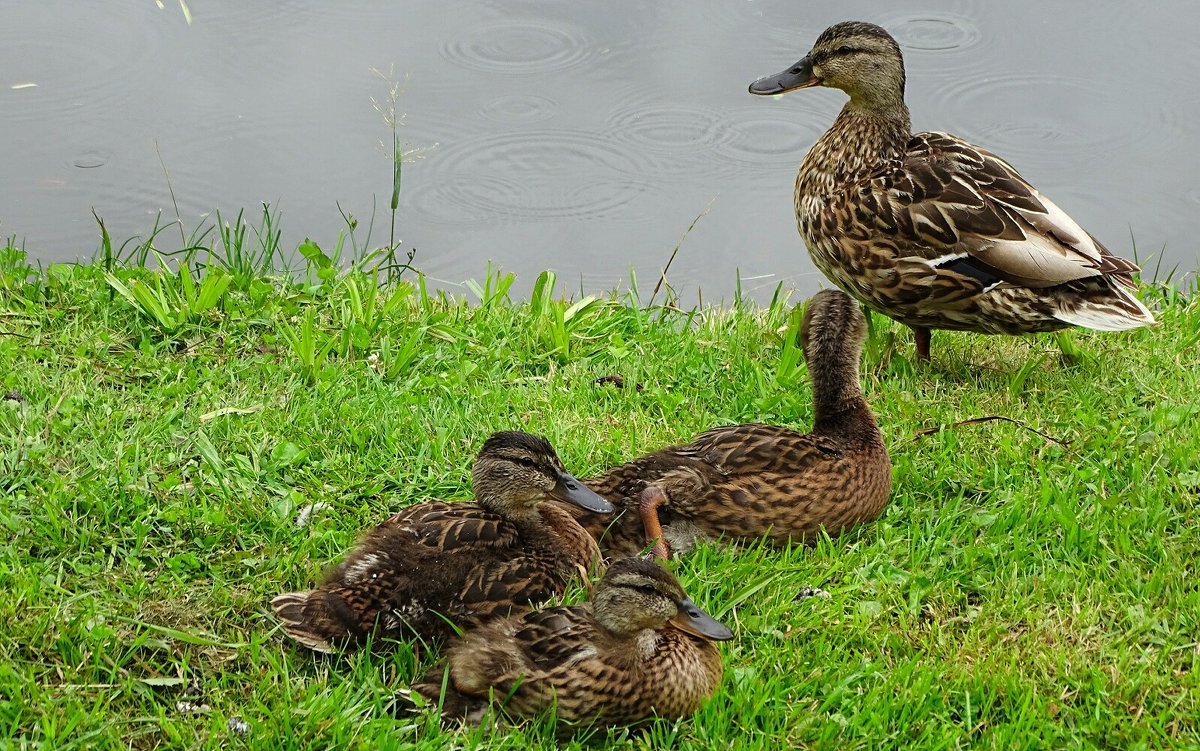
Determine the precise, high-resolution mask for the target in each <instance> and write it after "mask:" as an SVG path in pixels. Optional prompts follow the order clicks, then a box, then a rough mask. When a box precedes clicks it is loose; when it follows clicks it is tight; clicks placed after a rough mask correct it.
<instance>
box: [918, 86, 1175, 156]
mask: <svg viewBox="0 0 1200 751" xmlns="http://www.w3.org/2000/svg"><path fill="white" fill-rule="evenodd" d="M933 99H934V100H935V102H936V104H937V111H938V112H941V113H944V114H943V115H941V116H940V117H939V125H941V124H942V123H944V124H945V128H941V127H939V128H938V129H939V130H942V129H945V130H948V131H949V132H951V133H956V134H957V135H959V136H962V137H966V138H967V139H968V140H970V141H973V142H975V143H977V144H979V145H980V146H983V147H984V148H986V149H988V150H989V151H992V152H994V153H996V154H997V155H999V156H1000V157H1001V158H1003V159H1005V160H1007V161H1009V162H1011V163H1012V164H1013V165H1014V166H1015V167H1016V168H1017V169H1018V170H1020V169H1022V167H1025V168H1028V167H1029V166H1030V165H1034V164H1037V165H1045V166H1048V167H1051V168H1070V167H1072V166H1078V165H1079V164H1081V163H1084V162H1088V161H1091V160H1093V159H1096V158H1100V157H1102V156H1103V155H1104V154H1105V153H1111V152H1115V151H1120V150H1122V149H1128V148H1130V147H1132V146H1134V145H1136V144H1139V143H1140V142H1142V141H1144V140H1145V139H1146V137H1147V134H1148V133H1151V132H1153V130H1154V128H1155V120H1156V119H1157V117H1158V115H1157V114H1156V113H1155V112H1154V111H1152V110H1146V109H1135V110H1131V109H1130V108H1129V107H1127V106H1126V105H1125V103H1124V101H1123V99H1122V97H1121V95H1120V92H1118V91H1115V90H1112V89H1108V88H1105V87H1103V86H1101V85H1100V84H1099V82H1098V81H1097V82H1091V81H1085V80H1081V79H1072V78H1065V77H1059V76H1052V75H1045V74H1036V73H1035V74H1024V75H1015V74H1014V75H1007V76H999V77H994V78H989V79H985V80H979V79H978V78H976V77H971V78H967V79H963V80H960V81H952V82H949V83H947V84H946V85H944V86H941V87H939V88H938V89H937V91H936V92H935V93H934V95H933ZM1160 127H1161V126H1160Z"/></svg>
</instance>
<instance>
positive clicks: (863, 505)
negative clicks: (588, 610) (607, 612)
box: [572, 290, 892, 556]
mask: <svg viewBox="0 0 1200 751" xmlns="http://www.w3.org/2000/svg"><path fill="white" fill-rule="evenodd" d="M865 336H866V322H865V321H864V319H863V315H862V312H861V311H860V310H859V307H858V305H857V304H856V303H855V302H854V301H853V300H852V299H850V298H849V297H848V296H847V295H845V294H844V293H842V292H838V291H835V290H826V291H824V292H819V293H818V294H817V295H815V296H814V297H813V298H812V300H811V301H810V302H809V304H808V308H807V310H806V311H805V317H804V321H803V325H802V327H801V339H802V342H803V345H804V354H805V359H806V360H807V362H808V369H809V377H810V379H811V380H812V384H813V402H814V421H813V430H812V432H811V433H800V432H797V431H794V430H791V429H789V428H784V427H778V426H774V425H759V424H750V425H730V426H725V427H719V428H715V429H713V430H709V431H707V432H705V433H702V434H700V435H699V436H697V437H696V439H695V440H693V441H692V442H691V443H688V444H684V445H680V446H671V447H669V448H665V449H662V450H660V451H656V452H654V453H651V454H647V455H645V456H642V457H639V458H637V459H634V460H633V461H631V462H628V463H627V464H623V465H620V466H618V467H614V468H612V469H610V470H609V471H608V472H606V473H604V474H603V475H600V476H598V477H593V478H590V479H587V480H584V482H586V483H587V484H588V485H589V486H590V487H591V488H592V489H594V490H595V491H596V492H597V493H599V494H601V495H603V496H605V497H606V498H609V499H611V500H612V501H613V502H614V503H616V504H617V506H618V508H619V509H620V510H619V511H618V513H617V514H616V515H614V516H611V517H599V516H596V515H591V514H586V513H583V512H579V511H575V510H572V514H573V515H574V516H575V517H576V518H578V519H579V520H580V523H581V524H583V526H584V527H585V528H586V529H587V530H588V531H589V532H591V533H593V534H594V535H596V536H597V537H598V539H599V540H600V548H601V550H602V551H603V552H604V554H605V555H607V556H623V555H634V554H636V553H637V552H639V551H641V550H642V549H644V548H645V547H646V544H647V540H646V531H645V529H644V526H643V521H642V519H641V518H640V516H639V513H638V505H639V496H640V495H641V494H642V493H643V491H645V490H646V488H647V487H649V486H651V485H653V486H656V487H657V488H658V489H659V490H661V491H662V493H663V494H664V496H665V501H664V503H663V505H661V506H659V508H658V516H659V520H660V521H661V524H662V531H663V537H664V539H665V541H666V543H667V545H668V546H669V548H670V549H671V550H673V551H675V552H680V553H682V552H686V551H687V550H689V549H690V548H691V547H692V546H693V545H694V544H695V542H696V540H698V539H716V538H724V539H726V540H730V539H758V538H761V537H763V536H764V535H765V536H767V537H768V538H769V539H770V540H771V541H773V542H776V543H785V542H787V541H788V540H795V541H809V540H811V539H812V538H813V537H814V536H815V535H817V534H818V533H819V531H820V530H821V529H822V528H823V529H825V530H826V531H827V532H828V533H829V534H830V535H837V534H839V533H840V532H842V531H844V530H846V529H848V528H850V527H852V526H854V525H856V524H861V523H863V522H867V521H870V520H872V519H874V518H876V517H877V516H878V515H879V513H880V512H881V511H882V510H883V507H884V504H885V503H886V502H887V498H888V495H889V494H890V492H891V482H892V474H891V462H890V460H889V459H888V454H887V448H886V447H885V446H884V443H883V436H882V435H881V434H880V432H879V428H878V426H877V424H876V422H875V418H874V416H873V415H872V414H871V410H870V407H869V406H868V405H867V403H866V400H865V399H864V398H863V395H862V391H861V390H860V388H859V383H858V378H859V372H858V361H859V358H860V356H861V354H862V345H863V341H864V338H865Z"/></svg>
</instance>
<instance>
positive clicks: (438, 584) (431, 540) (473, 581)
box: [271, 432, 613, 652]
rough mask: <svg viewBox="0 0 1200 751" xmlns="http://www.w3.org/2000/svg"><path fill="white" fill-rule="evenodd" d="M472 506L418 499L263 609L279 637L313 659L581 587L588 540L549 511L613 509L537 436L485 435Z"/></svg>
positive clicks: (435, 633) (590, 558)
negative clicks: (305, 586)
mask: <svg viewBox="0 0 1200 751" xmlns="http://www.w3.org/2000/svg"><path fill="white" fill-rule="evenodd" d="M472 485H473V487H474V491H475V496H476V500H477V503H443V502H441V501H430V502H427V503H420V504H417V505H415V506H411V507H409V508H406V509H404V510H403V511H401V512H400V513H398V514H396V515H395V516H393V517H392V518H390V519H388V520H387V521H385V522H383V523H382V524H380V525H379V526H377V527H375V529H373V530H371V531H370V532H368V533H367V534H366V535H365V536H364V537H363V538H362V539H361V540H359V542H358V544H357V546H356V547H355V548H354V549H353V550H351V551H350V553H349V554H348V555H347V556H346V558H345V560H343V561H342V562H341V563H340V564H338V565H337V566H336V567H335V568H334V569H333V570H332V571H330V572H329V574H328V575H327V576H326V577H325V580H324V582H323V583H322V584H321V585H320V586H319V587H317V588H316V589H314V590H311V591H309V592H289V593H286V594H281V595H279V596H278V597H276V598H275V599H274V600H272V601H271V606H272V607H273V608H274V609H275V613H276V614H277V615H278V617H279V620H280V621H281V622H282V623H283V628H284V630H285V631H286V632H287V633H288V635H289V636H291V637H292V638H293V639H295V640H296V641H297V642H299V643H300V644H303V645H304V646H306V647H308V648H310V649H314V650H316V651H318V652H330V651H333V650H334V649H335V647H337V646H354V645H356V644H358V643H360V642H361V641H363V640H364V639H365V638H366V637H367V635H368V634H371V633H374V634H375V635H377V636H387V637H392V638H396V639H412V638H418V639H422V640H432V641H437V640H439V639H441V638H443V637H446V636H449V635H450V634H452V633H454V627H453V626H452V625H451V624H455V625H457V626H458V627H460V628H463V627H468V626H472V625H475V624H478V623H481V622H483V621H486V620H487V619H489V618H493V617H501V616H505V615H508V614H509V612H510V611H519V610H523V609H526V608H528V607H530V606H531V605H534V604H537V603H541V602H545V601H546V600H548V599H549V598H551V597H554V596H555V595H558V594H561V593H562V591H563V589H564V588H565V587H566V585H567V584H568V583H569V582H570V581H571V580H572V579H575V578H576V577H578V578H579V579H580V580H581V581H584V582H586V581H587V574H588V571H589V569H591V568H592V567H593V566H595V565H596V564H597V562H598V560H599V550H598V549H597V547H596V543H595V541H594V540H593V539H592V538H591V536H589V535H588V533H587V532H585V531H584V530H583V529H582V528H581V527H580V526H579V524H577V523H576V522H575V520H574V519H573V518H572V517H571V515H570V514H568V513H566V512H565V511H564V510H563V509H561V508H559V507H558V506H556V505H555V504H552V503H545V502H544V501H550V500H558V501H565V502H566V503H570V504H575V505H577V506H579V507H581V508H586V509H588V510H589V511H591V512H595V513H601V514H603V513H608V512H610V511H612V510H613V506H612V504H611V503H609V502H608V501H606V500H605V499H603V498H601V497H600V496H598V495H596V494H595V493H594V492H592V491H591V490H589V489H588V488H587V487H586V486H584V485H583V484H582V483H581V482H579V481H578V480H576V479H575V478H574V477H572V476H571V475H569V474H567V472H566V470H565V469H563V465H562V462H561V461H560V460H559V458H558V455H557V454H556V453H555V452H554V449H553V447H551V446H550V444H549V442H547V441H546V439H544V438H541V437H539V436H534V435H529V434H528V433H519V432H502V433H495V434H494V435H492V436H491V437H489V438H488V439H487V441H486V442H484V444H483V448H482V449H480V451H479V455H478V457H476V459H475V463H474V465H473V467H472Z"/></svg>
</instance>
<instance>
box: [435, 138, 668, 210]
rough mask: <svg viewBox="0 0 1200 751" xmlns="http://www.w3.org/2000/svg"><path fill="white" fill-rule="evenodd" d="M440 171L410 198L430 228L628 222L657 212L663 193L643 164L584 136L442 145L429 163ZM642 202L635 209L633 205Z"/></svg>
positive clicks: (615, 147) (610, 145)
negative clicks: (655, 195) (656, 197)
mask: <svg viewBox="0 0 1200 751" xmlns="http://www.w3.org/2000/svg"><path fill="white" fill-rule="evenodd" d="M427 165H428V167H429V169H430V170H431V171H433V172H435V173H436V174H435V175H432V176H431V177H430V179H429V180H427V181H426V183H427V184H426V186H424V188H423V189H418V190H416V191H415V194H414V195H413V196H412V197H411V200H412V202H413V205H414V207H415V208H416V210H417V211H419V212H421V213H422V214H424V215H425V216H426V217H428V218H429V219H431V220H433V221H439V222H448V223H453V224H467V225H470V224H478V223H484V222H495V221H506V220H514V219H541V220H554V219H595V218H599V217H607V216H614V215H616V214H621V215H622V216H623V217H626V218H628V217H629V216H631V215H632V214H633V213H636V212H638V211H642V212H644V211H650V210H652V205H653V204H654V202H653V201H645V200H642V197H643V196H644V195H645V194H647V193H651V192H654V191H656V190H658V186H657V185H656V184H654V183H651V182H647V181H644V180H642V179H641V178H640V177H639V174H640V173H641V172H642V171H643V168H644V165H643V164H641V163H640V162H639V161H638V160H637V159H636V158H634V156H632V155H630V154H629V153H627V152H626V150H624V149H622V148H620V146H619V145H618V144H614V143H611V142H608V141H606V140H604V139H603V138H602V137H601V136H598V135H597V134H594V133H588V132H584V131H568V130H541V131H537V130H534V131H523V132H520V133H501V134H495V135H489V136H483V137H479V138H473V139H469V140H465V141H460V142H457V143H449V144H444V145H443V147H442V148H439V149H438V150H437V151H435V152H432V153H431V154H430V158H429V160H428V163H427ZM635 201H636V202H637V205H634V204H635Z"/></svg>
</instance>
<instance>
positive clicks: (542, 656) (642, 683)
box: [413, 558, 733, 731]
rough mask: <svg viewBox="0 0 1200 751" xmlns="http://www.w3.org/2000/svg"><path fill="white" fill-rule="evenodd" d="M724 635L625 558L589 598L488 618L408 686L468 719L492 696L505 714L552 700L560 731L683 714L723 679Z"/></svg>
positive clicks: (646, 568) (661, 576) (667, 577)
mask: <svg viewBox="0 0 1200 751" xmlns="http://www.w3.org/2000/svg"><path fill="white" fill-rule="evenodd" d="M732 638H733V632H731V631H730V630H729V629H728V628H726V627H725V626H723V625H721V624H720V623H718V622H717V621H716V620H714V619H713V618H712V616H710V615H708V614H707V613H705V612H704V611H703V610H701V609H700V608H698V607H696V605H695V603H693V602H692V601H691V600H690V599H689V598H688V596H687V594H686V593H684V591H683V587H681V586H680V585H679V582H678V581H677V580H676V579H675V577H674V576H672V575H671V574H670V573H669V572H667V571H666V570H664V569H663V568H662V567H660V566H659V565H658V564H657V563H655V562H654V561H652V560H647V559H642V558H625V559H622V560H619V561H616V562H615V563H613V564H612V566H610V567H609V569H608V572H607V573H606V574H605V575H604V578H603V579H602V580H601V582H600V583H599V584H598V585H597V586H596V589H595V591H594V592H593V593H592V598H591V602H590V603H584V604H582V605H575V606H572V607H556V608H548V609H546V610H541V611H535V612H532V613H526V614H524V615H517V616H512V617H510V618H507V619H504V620H497V621H492V622H491V623H489V624H487V625H485V626H482V627H480V628H478V629H476V630H474V631H472V632H470V633H468V634H467V635H466V636H465V637H464V638H463V639H462V640H460V641H459V642H458V643H457V644H455V645H454V646H452V647H451V648H450V649H449V650H448V653H447V659H446V665H445V666H444V667H438V668H436V669H434V670H433V671H432V672H430V673H429V674H428V675H427V676H426V677H425V679H424V680H423V681H422V682H420V683H418V684H416V685H414V686H413V690H414V691H416V692H418V693H420V694H421V695H422V696H424V697H425V698H426V699H428V700H430V701H432V702H435V703H437V702H439V700H440V702H441V710H442V714H443V716H444V717H446V718H447V719H454V718H458V719H465V720H469V721H475V722H478V721H479V720H480V719H482V717H483V714H484V711H485V710H487V709H488V708H489V707H490V706H491V705H492V704H493V703H495V704H497V705H499V708H500V709H502V711H503V712H504V713H505V714H506V715H508V716H509V717H512V718H525V717H533V716H536V715H540V714H542V713H544V712H546V711H547V710H550V709H551V708H553V709H554V711H555V714H556V716H557V718H558V720H559V721H560V722H562V723H566V724H567V725H568V726H569V727H568V728H566V729H567V730H568V731H569V730H571V729H577V728H579V727H580V726H589V727H595V726H600V727H604V726H610V725H632V724H638V723H641V722H643V721H646V720H649V719H651V718H652V717H665V718H680V717H687V716H689V715H691V714H693V713H694V712H695V711H696V710H697V709H699V708H700V705H701V704H702V703H703V702H704V701H705V700H706V699H708V698H709V697H710V696H711V695H712V694H713V692H714V691H715V690H716V688H717V685H718V684H719V683H720V681H721V674H722V672H723V667H722V665H721V654H720V652H718V651H717V648H716V646H715V645H714V644H713V642H714V641H723V640H726V639H732Z"/></svg>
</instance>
